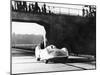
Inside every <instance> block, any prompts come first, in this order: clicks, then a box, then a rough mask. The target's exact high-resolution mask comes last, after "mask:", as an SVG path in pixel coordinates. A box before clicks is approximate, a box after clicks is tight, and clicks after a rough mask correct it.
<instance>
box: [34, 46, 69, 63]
mask: <svg viewBox="0 0 100 75" xmlns="http://www.w3.org/2000/svg"><path fill="white" fill-rule="evenodd" d="M68 56H69V54H68V50H67V48H62V49H58V48H56V46H54V45H50V46H47V47H46V48H44V49H41V48H40V46H39V45H38V46H36V48H35V57H36V60H37V61H40V60H43V61H44V62H45V63H48V61H49V60H61V59H64V61H67V59H68Z"/></svg>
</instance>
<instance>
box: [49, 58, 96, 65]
mask: <svg viewBox="0 0 100 75" xmlns="http://www.w3.org/2000/svg"><path fill="white" fill-rule="evenodd" d="M92 61H95V60H93V59H89V58H69V59H67V60H65V59H61V60H50V61H49V62H48V64H52V63H55V64H56V63H63V64H64V63H89V62H92Z"/></svg>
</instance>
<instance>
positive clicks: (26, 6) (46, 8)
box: [11, 0, 96, 16]
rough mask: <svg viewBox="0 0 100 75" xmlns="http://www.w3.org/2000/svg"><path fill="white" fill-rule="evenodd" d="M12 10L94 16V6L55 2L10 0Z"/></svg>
mask: <svg viewBox="0 0 100 75" xmlns="http://www.w3.org/2000/svg"><path fill="white" fill-rule="evenodd" d="M11 4H12V5H11V7H12V11H19V12H30V13H33V14H34V13H42V14H47V13H48V14H67V15H78V16H95V15H96V7H95V6H89V5H87V6H86V5H72V4H56V3H47V2H30V1H17V0H16V1H12V3H11Z"/></svg>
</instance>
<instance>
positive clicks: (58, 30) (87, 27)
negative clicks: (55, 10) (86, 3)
mask: <svg viewBox="0 0 100 75" xmlns="http://www.w3.org/2000/svg"><path fill="white" fill-rule="evenodd" d="M11 17H12V21H18V22H31V23H38V24H40V25H42V26H44V28H45V30H46V33H47V34H46V37H47V40H48V44H54V45H56V46H57V47H58V48H62V47H67V48H68V49H69V50H70V52H74V53H79V54H80V53H81V54H83V53H85V54H94V55H95V53H96V23H95V22H96V21H95V20H96V19H95V17H88V18H86V17H81V16H68V15H56V14H32V13H24V12H12V13H11Z"/></svg>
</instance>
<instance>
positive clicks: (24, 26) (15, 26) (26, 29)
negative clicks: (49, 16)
mask: <svg viewBox="0 0 100 75" xmlns="http://www.w3.org/2000/svg"><path fill="white" fill-rule="evenodd" d="M12 33H15V34H35V35H44V34H45V29H44V27H43V26H40V25H38V24H36V23H27V22H25V23H24V22H12Z"/></svg>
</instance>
